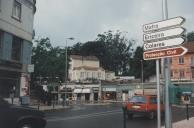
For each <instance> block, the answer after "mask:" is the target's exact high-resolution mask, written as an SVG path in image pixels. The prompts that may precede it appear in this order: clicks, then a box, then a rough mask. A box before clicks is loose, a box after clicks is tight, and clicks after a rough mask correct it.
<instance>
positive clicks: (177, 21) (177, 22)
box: [143, 16, 185, 32]
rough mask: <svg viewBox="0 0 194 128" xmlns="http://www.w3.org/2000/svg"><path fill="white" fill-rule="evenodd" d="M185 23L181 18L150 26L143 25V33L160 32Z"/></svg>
mask: <svg viewBox="0 0 194 128" xmlns="http://www.w3.org/2000/svg"><path fill="white" fill-rule="evenodd" d="M184 21H185V19H184V18H183V17H181V16H179V17H175V18H172V19H168V20H163V21H159V22H155V23H150V24H146V25H143V31H144V32H149V31H155V30H160V29H164V28H168V27H173V26H178V25H181V24H183V22H184Z"/></svg>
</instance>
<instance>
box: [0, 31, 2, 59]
mask: <svg viewBox="0 0 194 128" xmlns="http://www.w3.org/2000/svg"><path fill="white" fill-rule="evenodd" d="M1 55H2V32H1V31H0V57H1Z"/></svg>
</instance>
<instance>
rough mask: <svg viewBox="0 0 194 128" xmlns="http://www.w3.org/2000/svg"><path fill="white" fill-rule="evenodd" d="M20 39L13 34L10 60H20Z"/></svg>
mask: <svg viewBox="0 0 194 128" xmlns="http://www.w3.org/2000/svg"><path fill="white" fill-rule="evenodd" d="M21 47H22V39H20V38H18V37H16V36H14V37H13V42H12V60H15V61H20V60H21V50H22V48H21Z"/></svg>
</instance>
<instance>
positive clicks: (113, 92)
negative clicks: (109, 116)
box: [102, 87, 117, 100]
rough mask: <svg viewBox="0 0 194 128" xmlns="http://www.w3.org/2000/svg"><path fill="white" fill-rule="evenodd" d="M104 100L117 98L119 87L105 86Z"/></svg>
mask: <svg viewBox="0 0 194 128" xmlns="http://www.w3.org/2000/svg"><path fill="white" fill-rule="evenodd" d="M102 99H103V100H117V89H116V88H110V87H109V88H103V89H102Z"/></svg>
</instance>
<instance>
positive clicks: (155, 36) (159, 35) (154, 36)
mask: <svg viewBox="0 0 194 128" xmlns="http://www.w3.org/2000/svg"><path fill="white" fill-rule="evenodd" d="M184 31H185V29H184V28H181V27H180V28H174V29H169V30H165V31H161V32H155V33H150V34H144V35H143V41H144V42H146V41H152V40H159V39H164V38H168V37H174V36H181V35H182V34H183V33H184Z"/></svg>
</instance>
